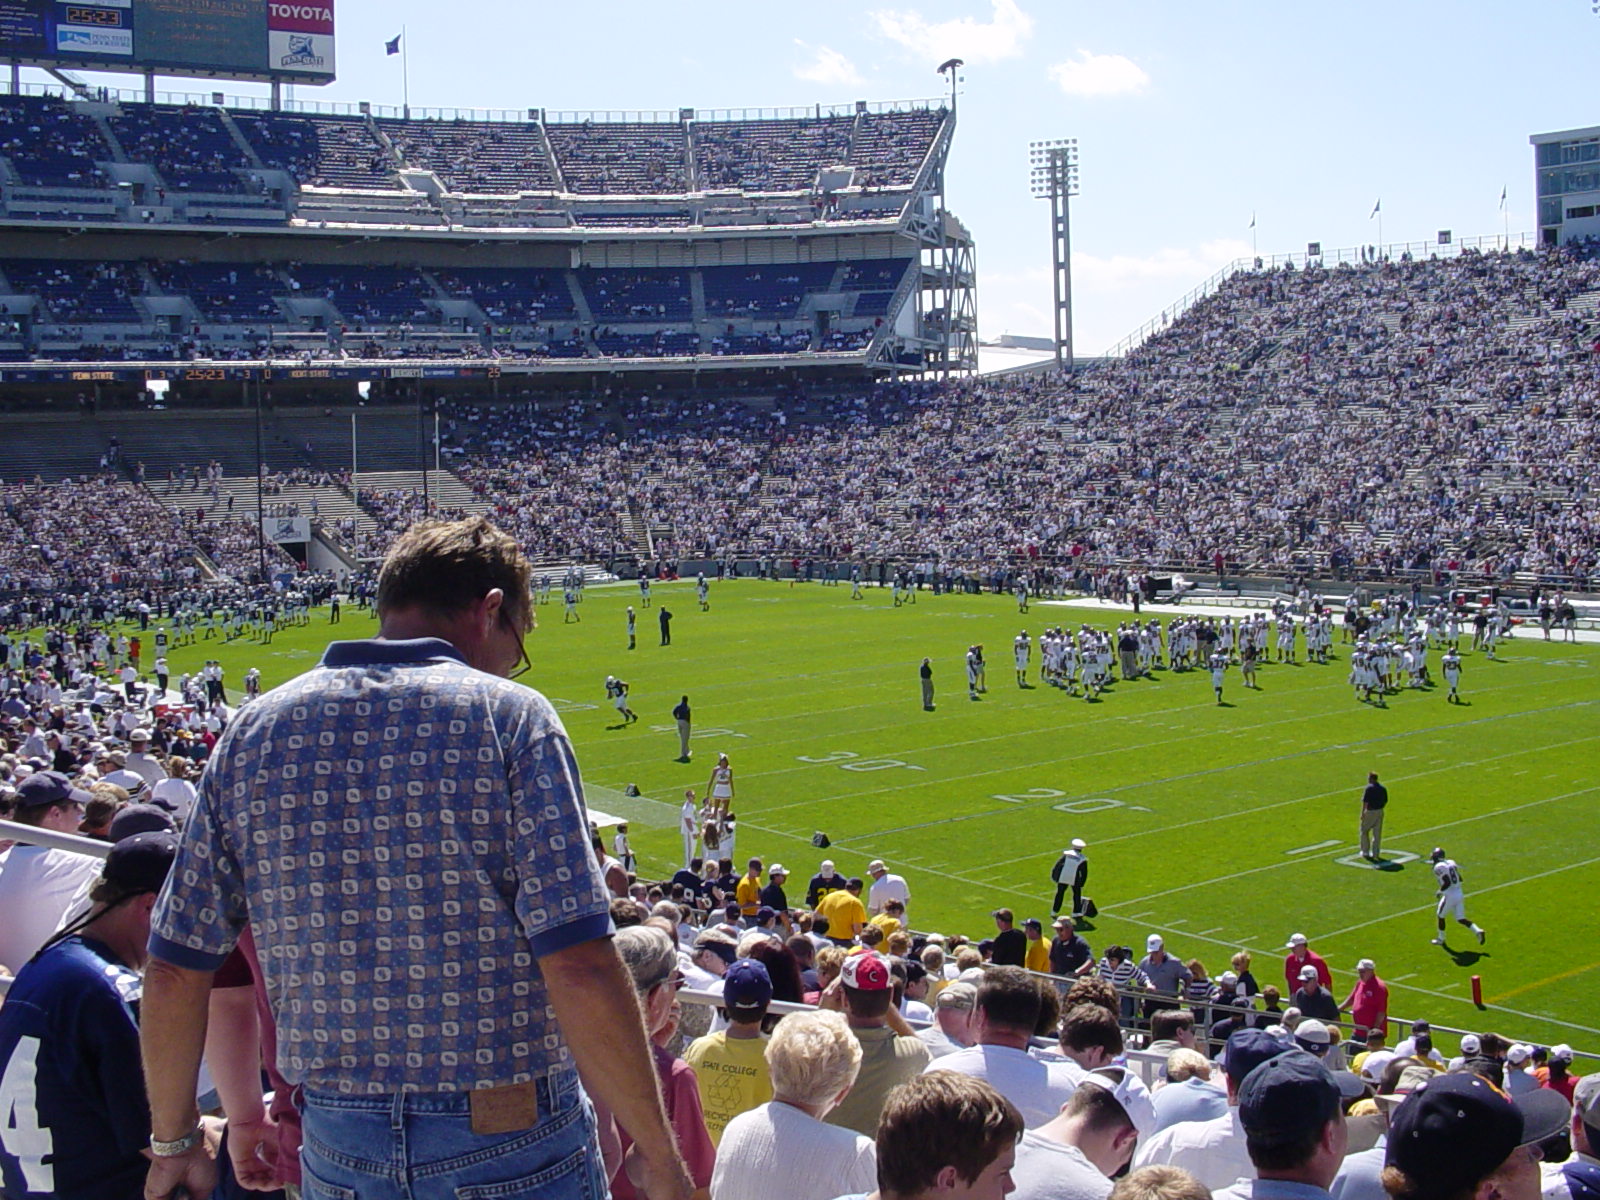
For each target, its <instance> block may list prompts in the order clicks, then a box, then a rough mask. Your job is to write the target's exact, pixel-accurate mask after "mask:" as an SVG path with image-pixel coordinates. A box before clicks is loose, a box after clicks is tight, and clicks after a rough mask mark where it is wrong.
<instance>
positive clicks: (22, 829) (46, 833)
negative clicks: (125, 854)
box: [0, 821, 111, 858]
mask: <svg viewBox="0 0 1600 1200" xmlns="http://www.w3.org/2000/svg"><path fill="white" fill-rule="evenodd" d="M5 838H10V839H11V840H12V841H14V842H27V843H28V844H29V845H33V846H43V847H45V848H46V849H49V850H67V851H70V852H71V853H73V854H87V855H89V856H90V857H92V858H105V857H106V856H107V855H108V854H110V853H111V843H110V842H102V841H101V840H100V839H99V838H91V837H84V836H82V835H81V834H77V833H57V832H56V831H55V830H54V829H40V828H39V827H38V826H37V825H23V824H20V823H19V822H17V821H0V839H5Z"/></svg>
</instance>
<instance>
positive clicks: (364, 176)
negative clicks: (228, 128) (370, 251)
mask: <svg viewBox="0 0 1600 1200" xmlns="http://www.w3.org/2000/svg"><path fill="white" fill-rule="evenodd" d="M233 121H234V124H235V125H237V126H238V128H239V132H240V133H241V134H243V135H244V138H245V140H246V141H247V142H249V143H250V147H251V149H253V150H254V151H255V152H256V155H257V157H259V158H260V159H261V162H262V164H263V165H264V166H268V167H275V168H277V169H279V170H282V171H287V172H288V173H289V174H290V175H292V176H294V177H295V179H297V180H299V182H300V183H301V185H302V186H304V185H312V186H315V187H330V188H353V189H356V190H364V191H394V190H396V189H398V188H399V186H400V181H399V179H398V178H397V177H396V176H395V173H394V165H393V163H392V162H391V160H390V158H389V155H388V153H387V152H386V151H385V150H384V149H383V147H382V146H381V145H379V143H378V140H377V139H376V138H375V137H373V136H372V128H371V126H370V125H368V123H367V119H366V118H365V117H300V116H291V115H287V114H283V113H234V114H233Z"/></svg>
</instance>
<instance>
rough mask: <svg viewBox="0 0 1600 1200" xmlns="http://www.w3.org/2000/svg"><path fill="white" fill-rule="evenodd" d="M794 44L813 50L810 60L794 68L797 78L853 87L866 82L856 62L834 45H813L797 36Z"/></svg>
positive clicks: (810, 81)
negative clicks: (857, 68)
mask: <svg viewBox="0 0 1600 1200" xmlns="http://www.w3.org/2000/svg"><path fill="white" fill-rule="evenodd" d="M794 44H795V45H796V46H799V47H800V48H801V49H802V50H807V51H810V52H811V58H810V60H809V61H807V62H805V63H802V64H801V65H800V66H798V67H796V68H795V69H794V77H795V78H796V79H804V80H805V81H806V82H808V83H820V84H824V85H837V86H839V87H851V86H854V85H855V84H858V83H863V82H865V81H864V80H863V79H862V78H861V73H860V72H859V71H857V70H856V65H855V63H853V62H851V61H850V60H849V59H848V58H846V57H845V56H844V55H843V54H841V53H840V52H839V51H837V50H835V49H834V48H833V47H832V46H812V45H809V44H807V43H806V42H802V41H801V40H800V39H799V38H795V40H794Z"/></svg>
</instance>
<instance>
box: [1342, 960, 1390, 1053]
mask: <svg viewBox="0 0 1600 1200" xmlns="http://www.w3.org/2000/svg"><path fill="white" fill-rule="evenodd" d="M1339 1011H1340V1012H1347V1013H1349V1014H1350V1022H1351V1024H1352V1025H1353V1026H1354V1029H1353V1030H1352V1031H1351V1036H1353V1037H1355V1038H1356V1039H1357V1040H1365V1039H1366V1036H1367V1032H1368V1031H1369V1030H1373V1029H1383V1028H1385V1027H1386V1026H1387V1025H1388V1024H1389V985H1388V984H1386V983H1385V982H1384V981H1383V980H1381V979H1379V978H1378V964H1377V963H1375V962H1373V961H1372V960H1371V959H1370V958H1363V959H1362V960H1361V961H1360V962H1358V963H1356V983H1355V986H1354V987H1352V988H1351V989H1350V994H1349V995H1348V996H1346V997H1345V1001H1344V1003H1343V1004H1341V1005H1339Z"/></svg>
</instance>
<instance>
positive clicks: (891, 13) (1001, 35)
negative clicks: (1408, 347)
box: [870, 0, 1033, 67]
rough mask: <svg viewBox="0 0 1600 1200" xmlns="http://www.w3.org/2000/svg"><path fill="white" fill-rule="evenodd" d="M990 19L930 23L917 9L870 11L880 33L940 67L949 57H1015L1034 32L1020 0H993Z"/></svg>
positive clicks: (989, 59) (973, 59) (976, 60)
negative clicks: (1020, 6) (1018, 2)
mask: <svg viewBox="0 0 1600 1200" xmlns="http://www.w3.org/2000/svg"><path fill="white" fill-rule="evenodd" d="M990 3H991V5H992V6H993V15H992V17H991V19H990V20H988V21H981V20H978V19H977V18H975V17H958V18H956V19H955V20H952V21H933V22H930V21H929V20H928V19H927V18H926V17H924V16H923V15H922V14H921V13H920V12H918V11H917V10H916V9H910V8H907V9H880V10H878V11H876V12H873V13H871V14H870V16H871V18H872V22H873V24H874V25H875V26H877V29H878V32H879V33H881V34H882V35H883V36H884V37H886V38H888V39H889V40H890V41H892V42H898V43H899V44H900V45H901V46H903V47H905V48H906V49H907V50H909V51H911V52H912V53H913V54H915V55H917V56H918V57H920V58H924V59H926V60H927V61H928V65H929V67H934V66H937V65H938V64H939V63H941V62H943V61H944V60H945V59H947V58H962V59H965V60H966V61H967V62H969V63H992V62H999V61H1000V60H1001V59H1006V58H1015V57H1017V55H1019V54H1021V53H1022V51H1023V47H1024V43H1025V42H1026V41H1027V40H1028V37H1029V35H1030V34H1032V32H1033V18H1032V17H1030V16H1029V15H1028V14H1027V13H1025V12H1023V11H1022V9H1021V8H1019V7H1018V6H1017V0H990Z"/></svg>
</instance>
